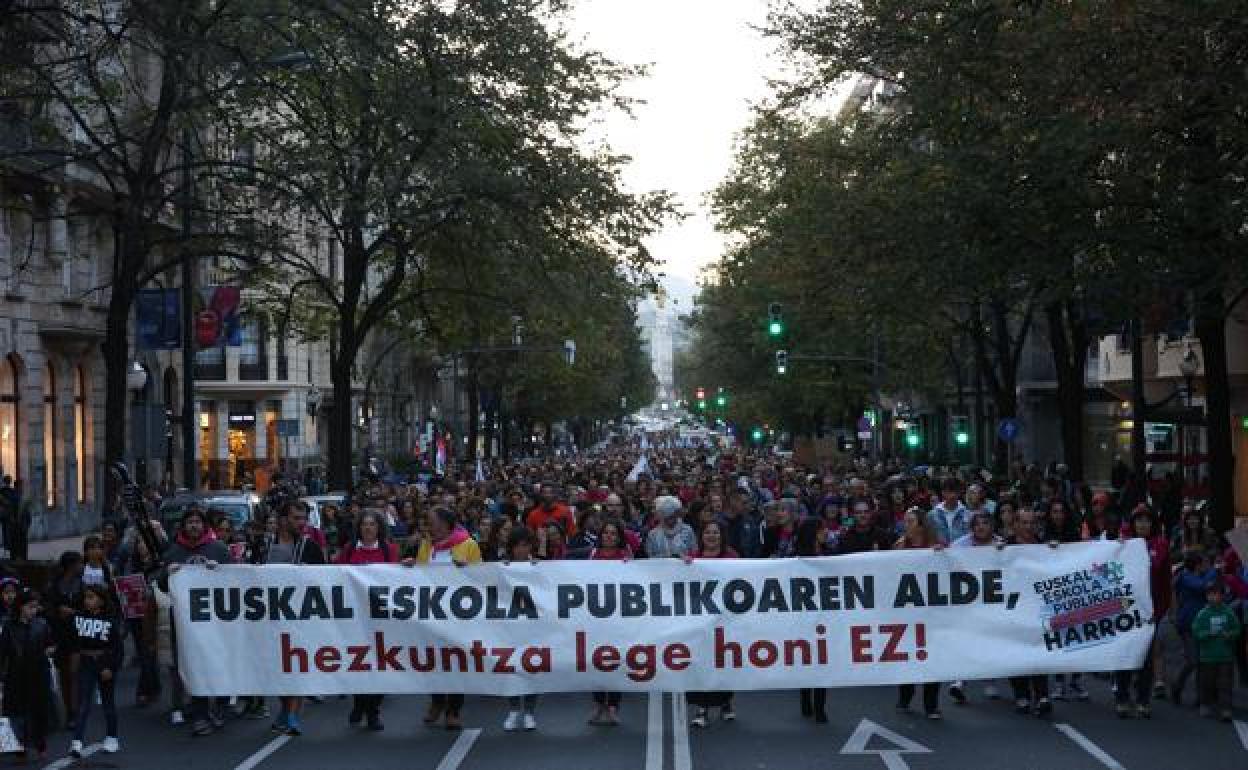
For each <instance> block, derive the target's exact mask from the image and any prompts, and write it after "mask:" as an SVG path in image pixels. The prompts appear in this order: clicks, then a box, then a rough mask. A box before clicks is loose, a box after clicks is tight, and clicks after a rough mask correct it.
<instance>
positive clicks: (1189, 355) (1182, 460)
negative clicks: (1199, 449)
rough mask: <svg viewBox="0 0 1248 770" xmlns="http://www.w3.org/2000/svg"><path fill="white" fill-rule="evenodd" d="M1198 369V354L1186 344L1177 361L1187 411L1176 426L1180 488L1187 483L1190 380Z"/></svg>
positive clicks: (1190, 407) (1190, 402) (1190, 403)
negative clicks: (1181, 355)
mask: <svg viewBox="0 0 1248 770" xmlns="http://www.w3.org/2000/svg"><path fill="white" fill-rule="evenodd" d="M1199 371H1200V356H1198V355H1196V351H1195V350H1193V349H1192V346H1191V345H1188V346H1187V352H1185V353H1184V354H1183V358H1182V360H1180V361H1179V373H1180V374H1182V375H1183V384H1184V387H1183V397H1184V402H1185V405H1186V406H1187V411H1186V412H1185V413H1184V415H1183V419H1181V420H1179V424H1178V425H1177V426H1176V427H1177V429H1178V433H1179V435H1178V439H1179V484H1180V489H1182V488H1183V487H1185V486H1186V485H1187V462H1186V448H1187V447H1186V444H1187V420H1188V418H1189V414H1188V413H1190V412H1191V410H1192V381H1193V380H1194V379H1196V374H1197V372H1199Z"/></svg>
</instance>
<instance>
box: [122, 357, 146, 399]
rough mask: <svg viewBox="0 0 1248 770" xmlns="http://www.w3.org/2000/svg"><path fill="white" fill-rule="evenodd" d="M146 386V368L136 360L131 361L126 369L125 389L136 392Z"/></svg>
mask: <svg viewBox="0 0 1248 770" xmlns="http://www.w3.org/2000/svg"><path fill="white" fill-rule="evenodd" d="M146 387H147V369H146V368H145V367H144V366H143V364H141V363H139V362H138V361H131V362H130V368H129V369H128V370H127V371H126V389H127V390H133V391H135V392H136V393H137V392H139V391H141V390H143V389H144V388H146Z"/></svg>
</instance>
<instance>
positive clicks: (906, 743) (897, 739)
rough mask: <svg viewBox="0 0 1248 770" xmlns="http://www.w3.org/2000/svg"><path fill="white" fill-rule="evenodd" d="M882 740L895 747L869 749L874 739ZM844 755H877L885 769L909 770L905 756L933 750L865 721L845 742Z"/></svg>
mask: <svg viewBox="0 0 1248 770" xmlns="http://www.w3.org/2000/svg"><path fill="white" fill-rule="evenodd" d="M876 737H878V738H881V739H883V740H885V741H888V742H889V743H891V744H892V745H893V748H891V749H868V748H867V744H869V743H870V742H871V739H872V738H876ZM841 753H842V754H877V755H879V757H880V761H882V762H883V763H884V767H886V768H888V770H909V768H910V765H908V764H906V759H905V757H904V756H902V755H903V754H931V753H932V750H931V749H929V748H928V747H926V746H924V745H923V744H921V743H919V742H918V741H913V740H911V739H909V738H907V737H906V736H904V735H901V734H900V733H895V732H893V731H892V730H890V729H888V728H887V727H884V726H883V725H878V724H876V723H875V722H872V721H871V720H870V719H863V720H862V721H860V722H859V723H858V726H857V727H856V728H854V733H853V735H851V736H849V740H847V741H845V745H844V746H842V747H841Z"/></svg>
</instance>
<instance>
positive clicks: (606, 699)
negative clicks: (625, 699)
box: [594, 691, 620, 708]
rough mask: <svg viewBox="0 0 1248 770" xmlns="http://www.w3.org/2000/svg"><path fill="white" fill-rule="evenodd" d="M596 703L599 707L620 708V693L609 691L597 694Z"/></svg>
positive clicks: (595, 696) (595, 695) (595, 694)
mask: <svg viewBox="0 0 1248 770" xmlns="http://www.w3.org/2000/svg"><path fill="white" fill-rule="evenodd" d="M594 703H597V704H598V705H599V706H606V707H607V708H619V707H620V693H618V692H607V691H602V692H595V693H594Z"/></svg>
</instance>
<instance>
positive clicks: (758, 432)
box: [750, 428, 763, 443]
mask: <svg viewBox="0 0 1248 770" xmlns="http://www.w3.org/2000/svg"><path fill="white" fill-rule="evenodd" d="M750 436H752V437H753V439H754V441H755V443H761V442H762V440H763V429H762V428H755V429H754V431H753V432H752V433H751V434H750Z"/></svg>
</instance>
